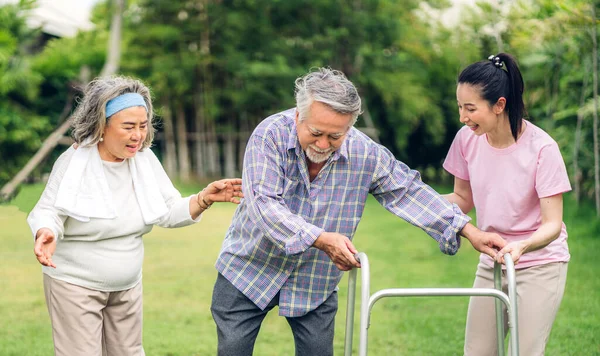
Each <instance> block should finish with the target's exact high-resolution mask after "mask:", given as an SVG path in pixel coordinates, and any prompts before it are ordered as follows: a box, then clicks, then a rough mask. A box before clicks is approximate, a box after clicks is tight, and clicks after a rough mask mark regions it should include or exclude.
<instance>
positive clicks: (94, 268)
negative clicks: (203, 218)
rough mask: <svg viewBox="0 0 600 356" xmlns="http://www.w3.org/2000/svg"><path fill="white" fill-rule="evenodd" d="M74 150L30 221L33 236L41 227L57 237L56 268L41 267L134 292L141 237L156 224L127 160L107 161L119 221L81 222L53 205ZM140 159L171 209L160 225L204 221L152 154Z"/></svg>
mask: <svg viewBox="0 0 600 356" xmlns="http://www.w3.org/2000/svg"><path fill="white" fill-rule="evenodd" d="M74 151H75V150H74V149H73V148H70V149H69V150H67V151H66V152H65V153H63V154H62V155H61V156H60V157H59V159H58V160H57V161H56V163H55V165H54V167H53V169H52V173H51V174H50V179H49V181H48V183H47V185H46V189H45V190H44V192H43V194H42V196H41V198H40V200H39V202H38V203H37V204H36V206H35V207H34V209H33V210H32V211H31V213H30V214H29V217H28V219H27V220H28V223H29V225H30V226H31V229H32V232H33V234H34V236H35V234H36V233H37V231H38V230H39V229H40V228H42V227H47V228H50V229H51V230H52V231H54V233H55V234H56V235H57V236H56V237H57V238H58V241H57V245H56V251H55V253H54V256H53V258H52V260H53V262H54V264H55V265H56V269H54V268H51V267H42V269H43V272H44V273H45V274H47V275H49V276H50V277H52V278H55V279H59V280H62V281H65V282H68V283H71V284H75V285H78V286H82V287H86V288H90V289H94V290H99V291H107V292H111V291H120V290H126V289H129V288H132V287H133V286H135V285H136V284H138V283H139V282H140V281H141V278H142V263H143V259H144V245H143V242H142V236H143V235H144V234H146V233H148V232H150V230H152V226H153V225H147V224H145V223H144V219H143V218H142V212H141V209H140V206H139V204H138V200H137V198H136V195H135V192H134V188H133V182H132V178H131V172H130V167H129V164H127V160H125V161H123V162H106V161H102V164H103V169H104V176H105V177H106V180H107V183H108V187H109V188H110V192H111V193H112V200H113V202H114V206H115V209H116V213H117V217H116V218H114V219H101V218H90V219H89V221H87V222H82V221H80V220H77V219H75V218H73V217H71V216H68V215H66V214H65V213H64V212H63V211H62V210H59V209H57V208H56V207H55V206H54V202H55V200H56V192H57V190H58V186H59V185H60V182H61V180H62V179H63V176H64V174H65V171H66V170H67V167H68V165H69V162H70V160H71V157H72V156H73V153H74ZM137 155H144V156H146V157H147V158H148V161H149V162H150V164H151V166H152V171H153V172H154V176H155V179H156V182H157V183H158V186H159V187H160V190H161V193H162V195H163V197H164V198H165V202H166V204H167V207H168V209H169V213H168V214H166V215H165V216H164V217H163V218H162V219H161V220H160V221H159V222H158V223H157V225H159V226H163V227H180V226H186V225H190V224H193V223H194V222H196V221H199V220H200V218H198V219H196V220H193V219H192V218H191V216H190V213H189V199H190V197H188V198H182V197H181V195H180V194H179V192H178V191H177V189H175V187H173V184H172V183H171V181H170V180H169V178H168V176H167V175H166V173H165V172H164V170H163V168H162V166H161V164H160V162H159V161H158V159H157V158H156V157H155V156H154V154H153V153H152V151H150V150H149V149H146V150H144V151H143V152H138V153H137ZM137 155H136V156H137Z"/></svg>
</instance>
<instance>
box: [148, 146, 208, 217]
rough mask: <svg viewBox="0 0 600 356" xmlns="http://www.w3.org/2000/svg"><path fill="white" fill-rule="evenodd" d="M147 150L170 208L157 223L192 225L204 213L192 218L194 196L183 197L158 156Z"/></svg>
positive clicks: (161, 191)
mask: <svg viewBox="0 0 600 356" xmlns="http://www.w3.org/2000/svg"><path fill="white" fill-rule="evenodd" d="M147 150H148V151H149V152H148V153H147V155H148V160H149V161H150V164H151V166H152V171H153V172H154V176H155V177H156V183H157V184H158V187H159V189H160V193H161V195H162V196H163V198H164V199H165V203H166V204H167V208H168V209H169V212H168V213H167V214H166V215H165V216H164V217H163V218H162V219H161V220H160V221H159V222H158V223H157V225H158V226H161V227H166V228H173V227H183V226H188V225H192V224H194V223H196V222H198V221H200V219H201V217H202V214H200V216H198V217H197V218H196V219H195V220H194V219H192V216H191V215H190V205H189V204H190V199H191V198H193V197H194V196H193V195H191V196H189V197H185V198H182V197H181V193H179V191H178V190H177V188H175V187H174V186H173V183H172V182H171V179H169V176H168V175H167V172H165V170H164V168H163V166H162V164H161V163H160V161H159V160H158V158H157V157H156V156H155V155H154V153H153V152H152V151H151V150H150V149H147Z"/></svg>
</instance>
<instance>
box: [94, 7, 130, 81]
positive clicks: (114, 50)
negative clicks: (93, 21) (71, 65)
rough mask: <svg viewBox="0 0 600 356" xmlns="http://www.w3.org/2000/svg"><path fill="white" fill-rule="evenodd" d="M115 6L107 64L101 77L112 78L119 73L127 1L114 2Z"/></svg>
mask: <svg viewBox="0 0 600 356" xmlns="http://www.w3.org/2000/svg"><path fill="white" fill-rule="evenodd" d="M113 6H114V9H113V16H112V20H111V23H110V37H109V40H108V51H107V53H106V63H105V64H104V68H102V71H101V72H100V76H101V77H106V76H111V75H114V74H115V73H117V72H118V71H119V62H120V60H121V31H122V27H123V26H122V23H123V10H124V9H125V0H113Z"/></svg>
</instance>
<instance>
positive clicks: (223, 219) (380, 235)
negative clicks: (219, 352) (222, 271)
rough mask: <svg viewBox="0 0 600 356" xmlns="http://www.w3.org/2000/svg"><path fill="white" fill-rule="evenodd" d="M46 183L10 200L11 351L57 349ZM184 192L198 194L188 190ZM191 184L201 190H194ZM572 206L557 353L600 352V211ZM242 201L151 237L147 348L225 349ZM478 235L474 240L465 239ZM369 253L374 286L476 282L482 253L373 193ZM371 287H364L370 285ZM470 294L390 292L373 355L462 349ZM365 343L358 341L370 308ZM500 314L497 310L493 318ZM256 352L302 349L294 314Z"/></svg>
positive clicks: (5, 242)
mask: <svg viewBox="0 0 600 356" xmlns="http://www.w3.org/2000/svg"><path fill="white" fill-rule="evenodd" d="M42 189H43V187H42V186H40V185H34V186H27V187H24V188H23V190H22V191H21V193H20V194H19V196H18V197H17V198H16V199H15V200H14V201H13V202H12V203H11V205H2V206H0V226H1V227H2V229H1V230H0V241H1V242H2V248H1V249H0V260H1V261H2V262H3V268H2V269H0V355H6V356H9V355H14V356H22V355H29V356H34V355H52V354H53V352H52V335H51V327H50V321H49V318H48V314H47V311H46V306H45V302H44V297H43V289H42V274H41V271H40V267H39V265H38V263H37V261H36V260H35V258H34V256H33V252H32V247H33V243H32V238H31V237H30V236H31V235H30V232H29V228H28V226H27V223H26V221H25V218H26V213H25V212H24V211H27V212H28V211H29V210H30V209H31V208H32V207H33V205H34V204H35V202H36V200H37V197H38V196H39V194H40V193H41V190H42ZM184 189H186V190H187V189H190V187H185V188H184ZM190 191H191V190H190ZM571 205H572V204H571V203H570V202H568V203H567V204H566V206H565V211H566V213H565V215H566V216H565V222H566V224H567V227H568V230H569V235H570V238H569V244H570V248H571V254H572V260H571V263H570V264H569V272H568V273H569V274H568V280H567V289H566V292H565V297H564V299H563V303H562V306H561V309H560V311H559V314H558V317H557V319H556V322H555V324H554V328H553V330H552V335H551V337H550V341H549V344H548V347H547V350H546V351H547V352H546V355H557V356H559V355H560V356H562V355H578V356H579V355H600V278H598V272H600V259H599V258H598V257H597V256H596V254H597V253H598V252H600V222H599V220H597V219H596V218H594V216H593V212H592V211H591V209H584V208H580V209H575V208H574V207H572V206H571ZM233 210H234V206H232V205H231V206H229V205H215V206H214V207H213V208H212V209H211V210H210V211H208V212H207V213H206V216H204V218H203V220H202V221H201V222H200V223H199V224H196V225H194V226H189V227H186V228H181V229H171V230H168V229H162V228H154V230H153V231H152V232H151V233H150V234H148V235H147V236H146V237H145V238H144V239H145V249H146V257H145V263H144V347H145V350H146V354H147V355H149V356H154V355H164V356H167V355H169V356H170V355H214V354H215V353H216V332H215V327H214V323H213V321H212V317H211V315H210V310H209V306H210V300H211V294H212V286H213V283H214V281H215V278H216V271H215V269H214V267H213V264H214V262H215V259H216V257H217V254H218V251H219V249H220V246H221V242H222V240H223V236H224V233H225V230H226V229H227V227H228V225H229V222H230V219H231V216H232V213H233ZM465 242H466V241H465ZM354 244H355V246H356V247H357V248H358V249H359V250H360V251H364V252H366V253H367V254H368V256H369V259H370V263H371V276H372V277H371V291H372V292H373V291H376V290H378V289H383V288H392V287H470V286H471V283H472V280H473V276H474V272H475V267H476V264H477V259H478V255H477V253H475V251H474V250H473V249H472V247H471V246H470V245H469V244H468V242H466V244H464V245H463V247H462V248H461V250H460V251H459V253H458V255H456V256H445V255H443V254H441V253H440V252H439V250H438V248H437V246H436V244H435V243H434V241H433V240H432V239H431V238H429V237H428V236H427V235H426V234H425V233H424V232H422V231H421V230H419V229H417V228H414V227H412V226H410V225H408V224H407V223H405V222H403V221H402V220H400V219H398V218H396V217H394V216H393V215H391V214H389V213H387V212H386V211H385V210H384V209H383V208H382V207H380V206H379V205H378V204H377V202H376V201H375V200H374V199H371V200H369V202H368V206H367V209H366V211H365V215H364V217H363V220H362V222H361V224H360V226H359V229H358V232H357V234H356V236H355V238H354ZM359 288H360V286H359ZM339 293H340V298H339V300H340V307H339V312H338V315H337V319H336V322H337V323H336V324H337V328H336V334H335V349H336V354H337V355H342V354H343V343H344V323H345V311H346V295H347V282H346V280H345V279H344V281H343V282H342V284H341V285H340V292H339ZM467 304H468V298H461V297H450V298H449V297H446V298H402V299H400V298H394V299H392V298H390V299H385V300H383V301H381V302H379V303H378V304H377V305H376V306H375V308H374V310H373V314H372V317H371V328H370V329H369V353H370V355H462V344H463V335H464V326H465V316H466V311H467ZM359 306H360V301H359V300H357V309H356V313H357V320H356V322H355V325H356V326H355V342H354V345H355V346H354V349H355V354H357V351H356V350H357V346H358V310H359ZM490 318H493V316H490ZM254 354H255V355H260V356H262V355H265V356H268V355H293V354H294V342H293V338H292V335H291V331H290V328H289V326H288V325H287V322H286V321H285V319H284V318H281V317H279V316H277V309H275V310H273V311H272V312H271V314H269V316H268V317H267V319H266V320H265V322H264V323H263V327H262V329H261V332H260V334H259V337H258V340H257V343H256V347H255V353H254ZM524 356H527V355H524Z"/></svg>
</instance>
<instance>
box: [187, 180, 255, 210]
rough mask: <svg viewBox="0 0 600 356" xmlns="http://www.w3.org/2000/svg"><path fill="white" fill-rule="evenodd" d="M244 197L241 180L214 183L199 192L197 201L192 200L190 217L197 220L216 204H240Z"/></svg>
mask: <svg viewBox="0 0 600 356" xmlns="http://www.w3.org/2000/svg"><path fill="white" fill-rule="evenodd" d="M243 197H244V194H243V193H242V179H241V178H232V179H221V180H217V181H214V182H212V183H210V184H209V185H208V186H206V188H204V189H202V190H201V191H200V192H198V194H196V197H195V199H194V198H192V199H190V203H189V207H190V215H191V217H192V219H194V220H195V219H197V218H198V217H199V216H200V214H202V213H203V212H204V211H205V210H208V208H210V207H211V205H212V204H213V203H214V202H229V203H234V204H239V203H240V200H239V199H240V198H243Z"/></svg>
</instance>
